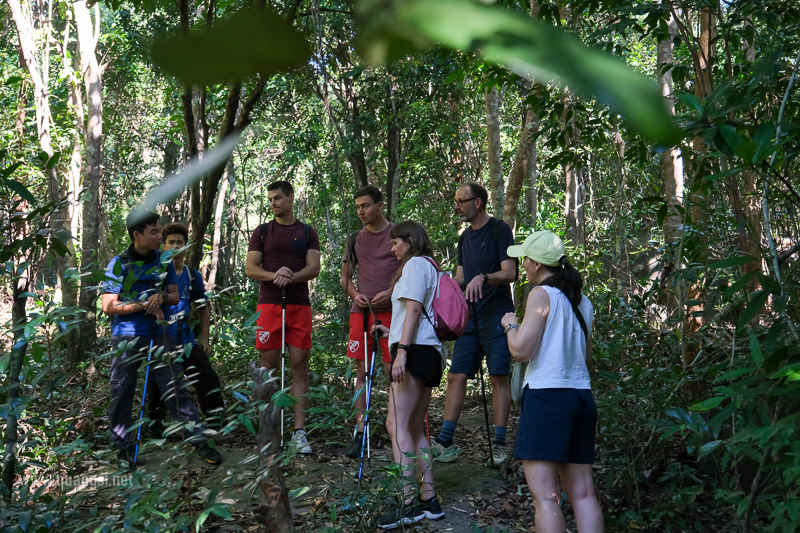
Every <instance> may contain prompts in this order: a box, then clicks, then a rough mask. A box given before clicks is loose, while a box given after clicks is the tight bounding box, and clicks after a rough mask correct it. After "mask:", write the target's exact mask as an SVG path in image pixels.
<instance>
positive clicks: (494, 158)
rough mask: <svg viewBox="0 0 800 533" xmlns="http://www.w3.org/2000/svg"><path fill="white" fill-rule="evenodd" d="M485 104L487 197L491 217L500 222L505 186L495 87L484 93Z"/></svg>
mask: <svg viewBox="0 0 800 533" xmlns="http://www.w3.org/2000/svg"><path fill="white" fill-rule="evenodd" d="M485 103H486V136H487V137H488V143H487V150H486V152H487V156H488V159H489V195H490V198H491V200H490V201H491V203H492V215H494V216H495V217H496V218H499V219H501V220H502V218H503V205H504V204H505V185H504V183H503V147H502V146H501V144H500V93H499V91H498V90H497V85H495V86H493V87H492V88H491V89H489V90H487V91H486V95H485ZM518 197H519V196H518Z"/></svg>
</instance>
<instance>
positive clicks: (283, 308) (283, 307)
mask: <svg viewBox="0 0 800 533" xmlns="http://www.w3.org/2000/svg"><path fill="white" fill-rule="evenodd" d="M285 351H286V287H283V288H282V289H281V391H283V388H284V375H285V374H286V367H285V363H284V360H285V356H284V353H285ZM283 426H284V421H283V407H281V449H283Z"/></svg>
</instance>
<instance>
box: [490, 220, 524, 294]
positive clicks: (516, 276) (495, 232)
mask: <svg viewBox="0 0 800 533" xmlns="http://www.w3.org/2000/svg"><path fill="white" fill-rule="evenodd" d="M495 221H496V223H495V225H494V229H493V230H492V238H493V239H494V242H498V241H499V240H500V225H501V224H500V223H501V222H503V221H502V220H500V219H499V218H495ZM506 224H507V223H506ZM509 227H510V226H509ZM512 233H513V232H512ZM512 237H513V235H512ZM510 259H513V260H514V268H515V269H516V270H515V272H514V281H516V280H518V279H519V258H518V257H511V258H510ZM512 283H513V282H512Z"/></svg>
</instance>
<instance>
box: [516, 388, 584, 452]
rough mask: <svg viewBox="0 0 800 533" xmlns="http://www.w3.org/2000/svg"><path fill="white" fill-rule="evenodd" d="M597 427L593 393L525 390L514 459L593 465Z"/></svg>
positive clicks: (568, 390)
mask: <svg viewBox="0 0 800 533" xmlns="http://www.w3.org/2000/svg"><path fill="white" fill-rule="evenodd" d="M596 426H597V405H595V403H594V397H593V396H592V391H591V390H589V389H529V388H528V387H525V389H524V391H523V396H522V412H521V413H520V416H519V429H518V430H517V440H516V446H515V447H514V459H519V460H523V461H556V462H563V463H573V464H592V463H594V432H595V428H596Z"/></svg>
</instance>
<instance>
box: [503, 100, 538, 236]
mask: <svg viewBox="0 0 800 533" xmlns="http://www.w3.org/2000/svg"><path fill="white" fill-rule="evenodd" d="M539 90H540V86H539V85H536V87H535V88H534V91H536V94H538V91H539ZM531 94H534V93H533V91H529V92H528V93H527V95H531ZM527 95H526V96H527ZM522 120H523V124H522V133H521V134H520V138H519V145H518V146H517V153H516V154H515V155H514V163H513V164H512V165H511V173H510V174H509V175H508V188H507V189H506V198H505V206H504V208H503V220H505V221H506V222H507V223H508V225H509V226H511V231H512V233H513V232H514V230H515V228H516V224H517V212H518V210H519V197H520V194H521V193H522V184H523V183H525V182H526V181H527V182H528V187H530V189H529V190H533V191H535V190H536V189H535V188H536V155H537V152H536V140H535V137H536V134H537V133H538V132H539V115H537V114H536V112H534V110H533V109H531V108H527V109H525V110H524V111H523V119H522ZM534 209H535V208H534Z"/></svg>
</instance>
